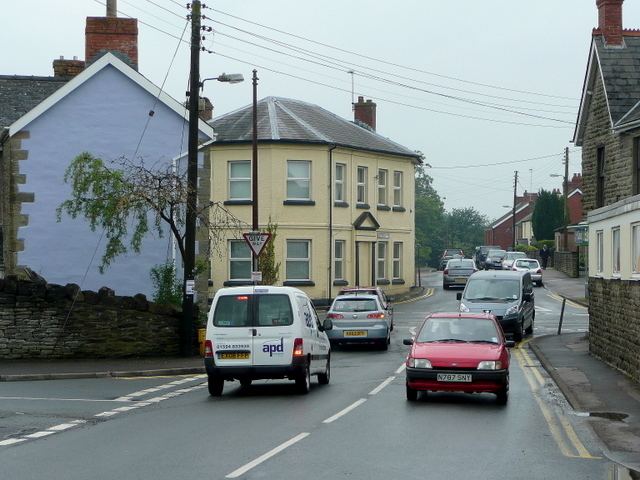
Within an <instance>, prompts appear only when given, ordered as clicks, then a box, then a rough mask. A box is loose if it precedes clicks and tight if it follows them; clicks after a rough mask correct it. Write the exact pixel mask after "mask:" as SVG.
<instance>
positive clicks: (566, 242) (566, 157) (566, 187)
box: [562, 147, 570, 252]
mask: <svg viewBox="0 0 640 480" xmlns="http://www.w3.org/2000/svg"><path fill="white" fill-rule="evenodd" d="M562 187H563V189H562V190H563V192H562V193H563V195H564V231H563V235H562V236H563V237H564V238H563V243H564V250H565V252H568V251H569V231H568V230H567V226H568V225H569V221H570V220H569V147H565V149H564V182H563V183H562Z"/></svg>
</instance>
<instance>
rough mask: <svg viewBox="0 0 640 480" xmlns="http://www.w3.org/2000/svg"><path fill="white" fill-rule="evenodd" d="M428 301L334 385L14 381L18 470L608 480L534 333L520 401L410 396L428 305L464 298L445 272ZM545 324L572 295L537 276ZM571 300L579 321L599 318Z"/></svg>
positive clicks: (7, 461) (11, 409)
mask: <svg viewBox="0 0 640 480" xmlns="http://www.w3.org/2000/svg"><path fill="white" fill-rule="evenodd" d="M424 282H425V283H426V284H427V285H428V286H430V287H433V290H432V294H431V295H430V296H428V297H427V298H423V299H421V300H418V301H415V302H411V303H405V304H397V305H396V306H395V322H396V330H395V332H394V334H393V337H392V345H391V348H390V349H389V351H387V352H382V351H376V350H371V349H367V348H345V349H340V350H337V351H334V352H333V356H332V378H331V383H330V385H328V386H320V385H318V384H317V383H314V384H313V385H312V390H311V392H310V393H309V395H305V396H300V395H297V394H296V393H295V392H294V388H293V384H292V383H289V382H286V381H261V382H255V383H254V385H252V386H251V387H250V388H248V389H242V388H240V386H239V384H238V383H227V384H226V386H225V392H224V395H223V396H222V397H220V398H215V399H214V398H211V397H209V395H208V393H207V391H206V387H205V385H204V383H203V382H204V379H203V378H202V377H201V376H187V377H170V378H144V379H143V378H134V379H93V380H58V381H41V382H15V383H5V384H0V478H2V479H4V478H7V479H19V480H22V479H42V478H48V479H69V480H74V479H83V480H84V479H115V478H122V479H154V480H163V479H176V478H186V477H188V478H207V479H209V478H210V479H223V478H245V479H264V478H270V479H296V480H297V479H300V478H310V479H337V478H348V479H402V478H407V479H418V478H419V479H425V478H428V479H430V480H431V479H447V480H451V479H457V478H473V479H556V478H563V479H581V480H582V479H605V478H608V476H609V475H610V471H609V469H610V466H609V464H608V463H607V462H606V460H604V459H603V458H601V457H602V453H601V450H600V447H599V445H598V443H597V442H596V441H595V440H594V437H593V436H592V434H591V432H590V430H589V428H588V426H587V425H586V424H585V422H584V418H583V417H581V416H580V415H579V412H573V411H572V410H571V409H570V407H568V406H567V404H566V403H565V401H564V399H563V398H562V396H561V395H560V393H559V392H558V390H557V388H556V387H555V385H554V384H553V382H552V381H551V379H550V378H548V376H547V375H546V373H545V372H544V370H543V369H542V368H541V367H540V365H539V364H538V362H537V361H536V360H535V356H534V355H533V354H532V353H531V352H530V351H529V349H528V347H527V346H526V341H527V340H525V341H524V342H523V343H522V344H521V345H520V346H519V347H518V348H515V349H513V350H512V366H511V375H510V376H511V392H510V393H511V394H510V399H509V403H508V405H507V406H506V407H501V406H498V405H496V403H495V397H494V396H492V395H488V394H487V395H463V394H444V393H443V394H429V395H428V396H427V397H426V398H421V399H420V400H419V401H417V402H415V403H408V402H407V401H406V400H405V397H404V374H403V371H402V363H403V360H404V357H405V355H406V352H407V348H408V347H405V346H403V345H402V339H403V338H405V337H409V336H410V335H411V330H412V329H413V328H415V327H416V326H417V325H418V324H419V322H420V321H421V320H422V318H424V316H425V315H426V314H427V313H429V312H434V311H451V310H455V307H456V300H455V291H443V290H442V288H441V285H440V282H441V274H440V273H439V272H434V273H431V274H427V275H425V277H424ZM536 305H537V307H538V309H537V311H536V325H535V330H534V335H540V334H546V333H550V332H551V331H555V330H554V329H557V322H558V316H559V311H560V305H561V303H560V302H559V301H558V300H557V299H556V298H553V297H552V296H549V293H548V292H547V291H546V290H545V289H542V288H540V289H536ZM585 313H586V312H585V311H584V309H581V308H577V307H574V306H568V307H567V309H566V312H565V315H566V317H565V321H564V325H565V329H566V331H569V330H573V331H577V330H580V329H584V330H586V325H587V322H588V317H587V316H585V315H584V314H585Z"/></svg>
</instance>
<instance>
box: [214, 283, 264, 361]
mask: <svg viewBox="0 0 640 480" xmlns="http://www.w3.org/2000/svg"><path fill="white" fill-rule="evenodd" d="M251 297H252V296H251V295H246V294H236V295H221V296H220V297H218V300H217V301H216V305H215V310H214V312H213V318H212V320H211V323H212V326H213V327H214V328H212V335H210V337H209V338H208V340H211V341H212V343H213V356H214V359H215V362H216V365H218V366H221V367H222V366H224V367H239V366H243V367H248V366H251V365H252V364H253V354H252V350H253V330H254V329H253V326H252V321H251V311H252V308H251Z"/></svg>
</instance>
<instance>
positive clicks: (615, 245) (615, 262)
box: [611, 227, 620, 276]
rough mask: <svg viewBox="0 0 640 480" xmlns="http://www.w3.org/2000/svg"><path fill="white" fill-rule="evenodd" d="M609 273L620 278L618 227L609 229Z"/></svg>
mask: <svg viewBox="0 0 640 480" xmlns="http://www.w3.org/2000/svg"><path fill="white" fill-rule="evenodd" d="M611 273H612V275H614V276H620V227H613V228H612V229H611Z"/></svg>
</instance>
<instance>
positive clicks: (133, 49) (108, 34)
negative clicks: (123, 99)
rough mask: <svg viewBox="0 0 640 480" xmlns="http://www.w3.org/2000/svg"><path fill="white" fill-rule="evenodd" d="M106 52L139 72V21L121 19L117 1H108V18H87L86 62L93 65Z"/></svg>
mask: <svg viewBox="0 0 640 480" xmlns="http://www.w3.org/2000/svg"><path fill="white" fill-rule="evenodd" d="M106 52H112V53H114V54H115V55H116V56H118V57H120V59H122V60H124V61H125V62H127V63H128V64H129V65H130V66H131V67H132V68H134V69H136V70H138V20H137V19H135V18H119V17H118V16H117V4H116V0H108V1H107V16H106V17H87V25H86V28H85V61H86V63H87V66H89V65H91V63H93V62H94V61H96V60H97V59H98V58H99V57H100V56H102V55H103V54H104V53H106Z"/></svg>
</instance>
